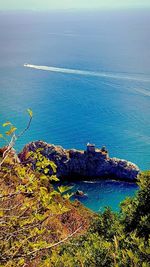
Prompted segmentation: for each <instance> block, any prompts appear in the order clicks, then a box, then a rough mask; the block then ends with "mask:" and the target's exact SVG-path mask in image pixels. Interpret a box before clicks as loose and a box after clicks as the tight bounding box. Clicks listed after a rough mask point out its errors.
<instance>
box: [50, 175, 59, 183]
mask: <svg viewBox="0 0 150 267" xmlns="http://www.w3.org/2000/svg"><path fill="white" fill-rule="evenodd" d="M50 180H51V181H55V182H58V181H59V179H58V178H57V176H56V175H51V176H50Z"/></svg>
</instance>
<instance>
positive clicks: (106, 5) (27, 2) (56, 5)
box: [0, 0, 150, 10]
mask: <svg viewBox="0 0 150 267" xmlns="http://www.w3.org/2000/svg"><path fill="white" fill-rule="evenodd" d="M70 8H71V9H81V8H93V9H95V8H96V9H112V8H150V0H0V10H18V9H19V10H26V9H27V10H30V9H31V10H47V9H70Z"/></svg>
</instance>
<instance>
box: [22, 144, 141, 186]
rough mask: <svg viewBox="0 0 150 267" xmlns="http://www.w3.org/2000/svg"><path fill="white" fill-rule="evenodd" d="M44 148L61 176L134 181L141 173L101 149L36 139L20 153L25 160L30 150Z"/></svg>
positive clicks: (132, 165)
mask: <svg viewBox="0 0 150 267" xmlns="http://www.w3.org/2000/svg"><path fill="white" fill-rule="evenodd" d="M38 148H42V149H43V150H42V154H43V155H44V156H46V157H47V158H48V159H50V160H51V161H54V162H55V164H56V165H57V176H58V177H59V178H67V179H69V180H73V179H78V178H80V179H85V178H86V179H102V178H108V179H112V178H113V179H118V180H127V181H134V180H136V177H137V175H138V173H139V171H140V170H139V168H138V167H137V166H136V165H135V164H133V163H131V162H129V161H126V160H122V159H117V158H110V157H109V155H108V152H107V151H105V150H101V149H95V151H80V150H75V149H69V150H67V149H64V148H62V147H61V146H55V145H51V144H47V143H45V142H43V141H36V142H31V143H29V144H27V145H26V146H25V147H24V149H23V151H22V152H21V153H20V154H19V158H20V160H21V161H22V162H23V161H24V155H25V154H26V153H27V152H28V151H36V149H38Z"/></svg>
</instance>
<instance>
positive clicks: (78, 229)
mask: <svg viewBox="0 0 150 267" xmlns="http://www.w3.org/2000/svg"><path fill="white" fill-rule="evenodd" d="M81 228H82V225H80V227H78V228H77V229H76V230H75V231H74V232H73V233H71V234H70V235H68V236H67V237H65V238H64V239H62V240H60V241H59V242H57V243H55V244H53V245H49V246H47V247H43V248H39V249H36V250H34V251H31V252H29V253H27V254H25V255H22V256H21V257H26V256H29V255H32V254H34V253H36V252H39V251H41V250H44V249H50V248H53V247H56V246H58V245H60V244H62V243H64V242H65V241H67V240H68V239H69V238H71V237H72V236H73V235H75V234H76V233H77V232H78V231H80V229H81Z"/></svg>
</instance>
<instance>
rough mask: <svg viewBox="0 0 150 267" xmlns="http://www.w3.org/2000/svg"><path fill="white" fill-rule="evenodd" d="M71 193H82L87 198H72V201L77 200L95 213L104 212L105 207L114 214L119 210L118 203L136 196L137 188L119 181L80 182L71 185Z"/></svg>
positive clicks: (134, 185)
mask: <svg viewBox="0 0 150 267" xmlns="http://www.w3.org/2000/svg"><path fill="white" fill-rule="evenodd" d="M72 186H73V188H72V192H76V191H77V190H81V191H83V192H84V193H85V194H87V196H84V197H77V196H75V197H74V196H73V197H72V200H75V199H78V200H79V201H80V202H81V203H83V204H84V205H85V206H86V207H88V208H90V209H92V210H94V211H95V212H102V211H104V209H105V207H111V209H112V210H113V211H115V212H118V211H119V210H120V207H119V205H120V202H122V201H123V200H124V199H125V198H126V197H133V196H135V195H136V192H137V190H138V186H137V185H136V184H133V183H127V182H120V181H111V180H110V181H105V180H102V181H82V182H75V183H73V184H72Z"/></svg>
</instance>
